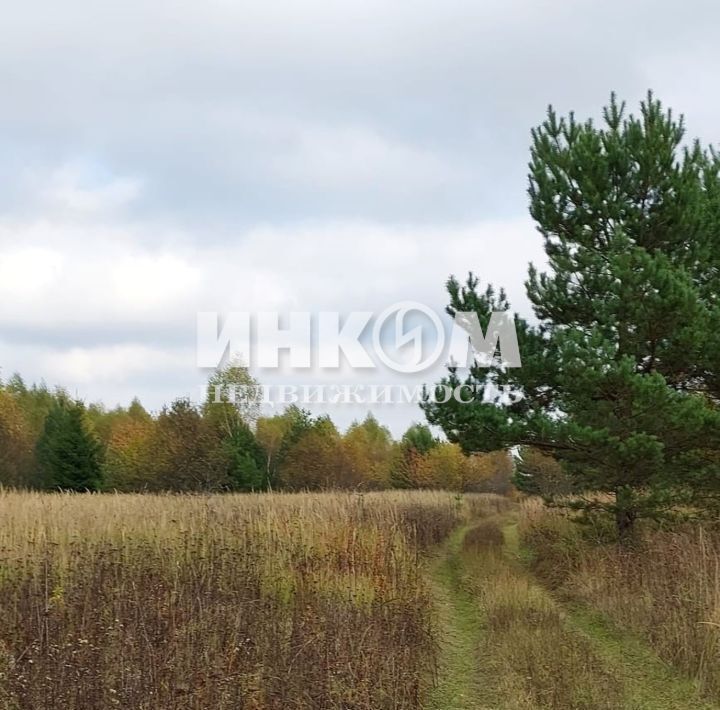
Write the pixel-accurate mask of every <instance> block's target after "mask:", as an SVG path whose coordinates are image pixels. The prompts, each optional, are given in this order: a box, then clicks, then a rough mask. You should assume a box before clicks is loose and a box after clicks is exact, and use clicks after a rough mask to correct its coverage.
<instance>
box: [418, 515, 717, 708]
mask: <svg viewBox="0 0 720 710" xmlns="http://www.w3.org/2000/svg"><path fill="white" fill-rule="evenodd" d="M496 520H497V526H496V527H497V528H499V529H501V530H502V539H503V540H504V544H503V546H502V548H501V549H498V548H497V547H495V548H491V547H488V548H486V549H483V546H482V539H481V540H480V541H479V545H470V546H464V544H463V542H464V540H465V537H466V535H468V533H469V532H470V531H473V528H474V527H475V526H464V527H462V528H460V529H458V530H456V531H455V532H454V533H453V535H452V536H451V537H450V539H449V540H448V541H447V542H446V544H445V545H444V546H443V548H442V550H441V552H440V554H439V555H438V557H437V559H436V560H435V561H434V563H433V565H432V568H431V571H430V573H431V581H432V586H433V590H434V593H435V597H436V604H437V610H438V615H439V623H440V624H441V628H442V629H443V634H442V639H441V649H440V650H441V658H440V671H439V677H438V681H437V685H436V687H435V689H434V691H433V693H432V695H431V697H430V699H429V702H428V704H427V708H428V710H465V709H467V710H521V709H528V710H532V709H534V708H537V709H539V710H540V709H542V710H601V709H603V710H710V709H712V708H716V709H717V708H720V706H718V705H715V704H712V703H708V702H707V701H704V700H702V699H701V697H700V696H699V694H698V692H697V689H696V688H695V686H694V685H693V684H692V682H690V681H689V680H687V679H685V678H683V677H681V676H680V675H679V674H678V673H677V672H676V671H675V670H674V669H672V668H671V667H669V666H668V665H667V664H665V663H663V662H662V661H661V660H660V659H659V658H658V657H657V656H656V655H655V654H654V653H653V652H652V650H651V649H650V648H649V647H648V646H647V645H646V644H644V643H643V642H642V641H641V640H640V639H637V638H635V637H633V636H631V635H629V634H626V633H623V632H621V631H620V630H618V629H617V628H615V627H614V626H613V625H612V624H611V623H610V622H608V621H607V620H606V619H605V618H604V617H602V616H601V615H599V614H597V613H594V612H593V611H591V610H588V609H585V608H580V607H575V606H569V605H566V604H561V603H560V602H559V601H558V600H557V599H555V598H554V597H553V596H552V595H551V594H550V592H548V591H547V590H546V589H545V588H544V587H543V586H542V585H541V584H540V583H539V582H537V581H536V580H535V579H534V577H533V576H532V574H531V573H530V572H529V571H528V570H527V569H526V567H525V565H524V564H523V561H522V554H521V553H522V551H521V549H520V545H519V541H518V534H517V525H516V523H515V522H514V519H513V516H511V515H506V516H503V517H501V518H498V519H496ZM486 524H487V523H486ZM474 532H475V537H477V532H478V530H475V531H474Z"/></svg>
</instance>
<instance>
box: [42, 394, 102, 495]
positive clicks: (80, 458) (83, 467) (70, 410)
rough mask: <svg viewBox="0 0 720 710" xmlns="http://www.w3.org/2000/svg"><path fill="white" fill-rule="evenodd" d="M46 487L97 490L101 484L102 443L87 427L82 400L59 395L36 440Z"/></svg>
mask: <svg viewBox="0 0 720 710" xmlns="http://www.w3.org/2000/svg"><path fill="white" fill-rule="evenodd" d="M37 457H38V463H39V465H40V468H41V470H42V474H43V480H44V483H45V487H47V488H51V489H60V490H69V491H94V490H97V489H98V487H99V486H100V479H101V476H100V444H99V443H98V441H97V439H96V438H95V436H94V435H93V434H92V433H91V432H90V431H89V430H88V428H87V424H86V421H85V407H84V406H83V404H82V402H70V401H68V400H65V399H59V400H58V401H56V402H55V404H54V405H53V407H52V408H51V410H50V412H49V413H48V415H47V418H46V419H45V426H44V428H43V432H42V434H41V436H40V439H39V441H38V444H37Z"/></svg>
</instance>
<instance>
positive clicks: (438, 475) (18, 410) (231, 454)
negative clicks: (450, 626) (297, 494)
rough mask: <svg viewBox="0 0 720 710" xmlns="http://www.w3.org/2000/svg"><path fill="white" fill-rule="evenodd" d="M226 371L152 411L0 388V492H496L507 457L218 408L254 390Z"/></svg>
mask: <svg viewBox="0 0 720 710" xmlns="http://www.w3.org/2000/svg"><path fill="white" fill-rule="evenodd" d="M252 383H253V380H252V378H251V376H250V375H249V373H248V371H247V369H246V368H244V367H242V366H240V365H236V364H231V365H228V366H226V367H225V368H223V369H220V370H218V371H217V372H216V373H214V374H213V376H212V377H211V378H210V381H209V383H208V392H207V398H206V400H205V401H204V402H203V403H200V404H195V403H193V402H191V401H190V400H188V399H184V398H180V399H176V400H175V401H173V402H172V403H171V404H169V405H168V406H165V407H163V408H162V409H161V410H160V411H159V412H157V413H150V412H148V411H147V410H146V409H145V408H144V407H143V405H142V404H141V403H140V401H139V400H138V399H134V400H133V401H132V403H131V404H130V405H129V406H127V407H116V408H114V409H106V408H105V407H104V406H103V405H101V404H89V405H86V404H85V403H83V402H82V401H78V400H75V399H73V398H72V397H70V396H69V395H68V393H67V392H66V391H64V390H63V389H61V388H55V389H50V388H48V387H47V386H46V385H44V384H39V385H37V384H32V385H27V384H26V383H25V382H24V381H23V379H22V378H21V377H20V376H19V375H13V376H12V377H10V378H9V379H8V380H7V381H6V382H0V485H2V486H6V487H16V488H23V489H37V490H74V491H120V492H131V491H147V492H154V491H178V492H181V491H183V492H193V491H197V492H199V491H262V490H268V489H273V490H276V489H281V490H291V491H292V490H322V489H338V488H341V489H342V488H344V489H364V490H370V489H386V488H443V489H449V490H457V491H471V490H478V491H488V492H497V493H505V492H508V491H509V490H510V488H511V483H510V478H511V475H512V469H513V466H512V461H511V459H510V457H509V455H508V454H507V453H506V452H504V451H500V452H491V453H486V454H481V455H472V456H467V455H465V454H464V453H463V452H462V451H461V449H460V447H459V446H458V445H457V444H451V443H448V442H445V441H441V440H439V439H438V438H437V437H435V436H434V435H433V433H432V432H431V430H430V429H429V428H428V427H427V426H425V425H423V424H413V425H412V426H411V427H410V428H409V429H408V430H407V431H406V432H405V434H404V435H403V436H402V437H401V439H400V440H399V441H396V440H394V439H393V437H392V436H391V434H390V432H389V430H388V429H387V428H386V427H384V426H382V425H381V424H380V423H379V422H378V421H377V419H375V418H374V417H373V416H372V415H368V416H367V417H366V418H365V419H364V420H363V421H360V422H355V423H354V424H352V425H351V426H350V427H349V428H348V430H347V431H346V432H344V433H341V432H340V431H338V429H337V427H336V426H335V425H334V423H333V422H332V420H331V419H330V418H329V417H328V416H313V415H312V414H311V413H310V412H308V411H305V410H303V409H301V408H299V407H297V406H290V407H288V408H287V409H286V410H284V411H283V412H281V413H279V414H275V415H273V416H260V412H259V410H258V408H257V406H256V405H255V404H253V403H252V402H247V401H241V400H239V401H238V402H230V401H226V400H224V399H221V400H220V401H215V400H216V399H217V398H216V396H215V388H216V387H218V386H220V387H224V386H227V385H229V384H252Z"/></svg>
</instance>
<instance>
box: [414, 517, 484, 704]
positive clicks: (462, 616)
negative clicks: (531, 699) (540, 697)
mask: <svg viewBox="0 0 720 710" xmlns="http://www.w3.org/2000/svg"><path fill="white" fill-rule="evenodd" d="M468 529H470V526H463V527H461V528H459V529H458V530H456V531H455V532H454V533H453V534H452V535H451V536H450V538H449V539H448V541H447V543H446V544H445V545H444V546H443V547H442V550H441V552H440V554H439V556H438V558H437V559H436V560H435V562H434V564H433V567H432V570H431V579H432V586H433V590H434V592H435V598H436V608H437V614H438V623H439V624H440V629H441V632H440V636H441V646H440V675H439V678H438V682H437V684H436V686H435V688H434V689H433V692H432V693H431V696H430V699H429V702H428V705H427V707H428V708H430V709H431V710H482V709H483V708H486V709H487V710H490V708H495V707H498V706H497V705H493V704H488V699H487V697H486V695H487V686H486V684H485V683H484V682H483V681H484V679H483V674H482V672H481V667H480V665H481V664H480V662H479V657H478V648H479V646H480V640H481V636H482V629H483V619H482V613H481V609H480V606H479V604H478V600H477V599H476V598H475V597H474V596H473V595H472V594H471V593H470V592H469V591H468V589H467V587H466V585H465V580H464V576H465V575H466V574H467V570H466V569H465V567H464V564H463V560H462V556H461V551H462V543H463V539H464V538H465V534H466V533H467V531H468Z"/></svg>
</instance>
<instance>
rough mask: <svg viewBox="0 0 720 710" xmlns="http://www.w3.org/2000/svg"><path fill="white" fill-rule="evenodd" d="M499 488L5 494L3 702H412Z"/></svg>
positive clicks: (0, 568)
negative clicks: (434, 590) (438, 571)
mask: <svg viewBox="0 0 720 710" xmlns="http://www.w3.org/2000/svg"><path fill="white" fill-rule="evenodd" d="M502 500H503V499H500V498H496V497H493V496H481V495H469V496H464V497H459V496H457V495H454V494H449V493H430V492H427V493H423V492H415V493H400V492H395V493H392V492H391V493H382V494H367V495H354V494H348V493H338V494H334V493H323V494H314V495H309V494H259V495H224V496H213V495H209V496H207V495H206V496H194V495H98V494H41V493H15V492H3V493H1V494H0V519H1V520H2V525H1V526H0V707H2V708H7V709H10V708H17V709H21V708H22V709H23V710H24V709H25V708H28V709H30V708H32V709H33V710H35V709H37V708H45V709H47V710H52V709H55V708H57V709H60V708H62V710H75V709H77V710H81V709H82V710H91V709H93V708H112V707H118V708H137V709H145V708H147V709H148V710H150V709H152V710H161V709H164V708H167V709H168V710H170V709H171V708H172V709H173V710H178V709H181V708H188V709H190V708H198V709H200V708H202V709H204V708H217V709H221V708H248V709H249V708H253V709H255V708H257V709H260V708H278V709H280V708H282V709H287V708H298V709H299V708H308V709H310V708H345V709H349V708H354V709H357V710H361V709H367V710H379V709H382V708H416V707H419V706H421V704H422V701H423V698H424V696H425V695H426V693H427V690H428V686H429V685H430V684H431V683H432V682H433V677H434V675H435V673H436V670H437V652H438V642H437V638H438V633H439V631H438V629H437V627H436V624H435V622H434V614H433V608H432V599H431V595H430V591H429V587H428V584H427V582H426V579H425V576H424V575H423V569H424V552H425V551H426V550H428V549H429V548H430V547H432V546H433V545H436V544H437V543H439V542H440V541H442V540H443V539H444V538H445V537H446V536H447V535H448V534H449V532H450V531H451V530H452V529H453V528H454V527H456V526H457V525H458V524H459V523H460V522H461V521H462V520H468V519H470V518H473V517H476V516H478V515H479V514H482V513H483V512H485V511H486V510H495V509H496V508H497V506H498V501H502Z"/></svg>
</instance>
